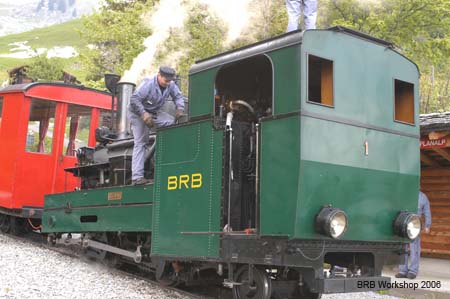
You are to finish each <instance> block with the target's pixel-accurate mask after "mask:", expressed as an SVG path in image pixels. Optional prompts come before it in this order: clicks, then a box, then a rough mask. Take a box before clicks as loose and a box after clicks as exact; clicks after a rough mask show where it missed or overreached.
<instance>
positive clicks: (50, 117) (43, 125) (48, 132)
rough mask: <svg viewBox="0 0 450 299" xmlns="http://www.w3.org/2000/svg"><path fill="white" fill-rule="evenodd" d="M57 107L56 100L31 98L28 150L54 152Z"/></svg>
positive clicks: (26, 148)
mask: <svg viewBox="0 0 450 299" xmlns="http://www.w3.org/2000/svg"><path fill="white" fill-rule="evenodd" d="M55 109H56V103H54V102H50V101H43V100H37V99H31V105H30V116H29V119H28V130H27V139H26V140H27V141H26V147H25V150H26V151H27V152H35V153H46V154H49V153H51V152H52V145H53V130H54V125H55Z"/></svg>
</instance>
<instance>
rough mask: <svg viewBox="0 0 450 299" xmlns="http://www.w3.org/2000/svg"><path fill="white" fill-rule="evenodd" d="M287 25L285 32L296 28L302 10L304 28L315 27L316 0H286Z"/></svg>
mask: <svg viewBox="0 0 450 299" xmlns="http://www.w3.org/2000/svg"><path fill="white" fill-rule="evenodd" d="M286 10H287V13H288V18H289V19H288V25H287V29H286V32H290V31H294V30H297V29H298V19H299V18H300V14H301V12H302V10H303V17H304V19H303V21H304V23H305V30H308V29H316V18H317V0H286Z"/></svg>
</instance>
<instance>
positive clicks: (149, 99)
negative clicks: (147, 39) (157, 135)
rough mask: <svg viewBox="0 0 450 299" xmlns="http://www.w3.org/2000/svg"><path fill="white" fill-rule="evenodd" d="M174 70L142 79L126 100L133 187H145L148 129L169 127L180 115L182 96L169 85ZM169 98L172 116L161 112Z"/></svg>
mask: <svg viewBox="0 0 450 299" xmlns="http://www.w3.org/2000/svg"><path fill="white" fill-rule="evenodd" d="M174 77H175V70H174V69H172V68H170V67H167V66H162V67H160V68H159V72H158V74H156V75H155V76H153V77H149V78H145V79H144V80H143V81H142V83H141V84H140V85H139V87H138V88H137V89H136V90H135V92H134V93H133V95H132V96H131V99H130V106H129V108H128V110H129V111H130V113H129V114H128V115H129V119H130V123H131V128H132V131H133V137H134V148H133V160H132V163H131V172H132V175H131V179H132V183H133V184H134V185H141V184H146V183H148V182H149V180H147V179H145V178H144V162H145V161H144V160H145V147H146V145H147V144H148V141H149V133H150V128H153V127H156V128H160V127H165V126H170V125H173V124H174V123H175V121H176V120H177V119H178V118H180V117H181V116H182V115H183V111H184V96H183V95H182V94H181V91H180V89H179V88H178V86H177V85H176V84H175V82H173V79H174ZM169 96H170V97H171V98H172V100H173V101H174V103H175V106H176V109H177V110H176V114H175V117H173V116H172V115H170V114H168V113H166V112H164V111H162V110H161V108H162V106H163V105H164V103H165V102H166V101H167V100H168V99H169Z"/></svg>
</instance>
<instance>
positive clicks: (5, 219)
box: [0, 214, 11, 234]
mask: <svg viewBox="0 0 450 299" xmlns="http://www.w3.org/2000/svg"><path fill="white" fill-rule="evenodd" d="M0 230H1V231H2V233H5V234H6V233H9V232H10V230H11V216H9V215H5V214H0Z"/></svg>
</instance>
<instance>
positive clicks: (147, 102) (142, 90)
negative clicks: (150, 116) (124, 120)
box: [129, 75, 184, 116]
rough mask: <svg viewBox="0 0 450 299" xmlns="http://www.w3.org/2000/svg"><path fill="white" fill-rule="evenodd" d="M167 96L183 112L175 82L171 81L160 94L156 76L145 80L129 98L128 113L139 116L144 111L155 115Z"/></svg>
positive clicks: (181, 98)
mask: <svg viewBox="0 0 450 299" xmlns="http://www.w3.org/2000/svg"><path fill="white" fill-rule="evenodd" d="M169 96H170V97H171V98H172V100H173V101H174V102H175V105H176V107H177V109H181V110H184V97H183V95H182V94H181V91H180V89H179V88H178V86H177V85H176V84H175V82H173V81H171V82H170V84H169V86H167V87H166V89H165V90H164V92H163V93H162V92H161V88H160V87H159V84H158V76H157V75H155V76H153V77H149V78H145V79H144V80H143V81H142V83H141V84H140V85H139V86H138V88H137V89H136V90H135V91H134V93H133V95H132V96H131V99H130V106H129V111H130V112H133V113H135V114H137V115H139V116H141V115H142V114H143V113H144V112H145V111H147V112H149V113H156V112H157V111H158V110H159V109H161V107H162V106H163V105H164V103H165V102H166V101H167V100H168V99H169Z"/></svg>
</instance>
